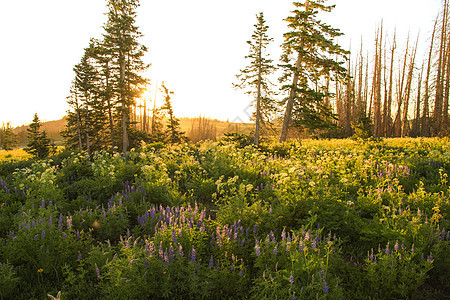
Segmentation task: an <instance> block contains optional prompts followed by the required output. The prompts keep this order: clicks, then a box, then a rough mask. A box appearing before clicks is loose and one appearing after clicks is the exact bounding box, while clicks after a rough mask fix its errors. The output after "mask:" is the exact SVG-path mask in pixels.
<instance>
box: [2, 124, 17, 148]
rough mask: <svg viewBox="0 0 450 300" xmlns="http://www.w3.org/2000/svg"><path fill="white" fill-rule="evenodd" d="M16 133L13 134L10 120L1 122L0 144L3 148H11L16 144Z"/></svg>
mask: <svg viewBox="0 0 450 300" xmlns="http://www.w3.org/2000/svg"><path fill="white" fill-rule="evenodd" d="M17 142H18V141H17V134H15V133H14V132H13V130H12V127H11V122H8V123H6V125H5V124H3V126H2V128H0V146H1V148H2V149H3V150H12V149H13V148H14V147H15V146H17Z"/></svg>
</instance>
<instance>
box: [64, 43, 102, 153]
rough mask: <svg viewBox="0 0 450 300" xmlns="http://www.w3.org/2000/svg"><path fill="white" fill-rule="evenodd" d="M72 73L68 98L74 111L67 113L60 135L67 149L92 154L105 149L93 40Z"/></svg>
mask: <svg viewBox="0 0 450 300" xmlns="http://www.w3.org/2000/svg"><path fill="white" fill-rule="evenodd" d="M73 70H74V72H75V79H74V81H73V83H72V88H71V91H70V96H69V97H68V104H69V105H70V106H71V107H72V109H73V111H69V112H68V119H67V125H66V130H65V131H64V132H63V133H62V135H63V136H64V137H65V138H66V145H67V146H68V147H69V148H79V149H80V150H86V151H87V152H88V153H91V151H95V150H100V149H103V148H105V147H106V141H105V140H106V136H105V130H106V127H107V124H106V122H107V115H106V107H105V103H104V98H103V97H102V95H101V93H100V83H99V82H100V73H99V71H98V68H97V65H96V57H95V41H94V40H91V44H90V45H89V47H88V48H86V49H85V53H84V55H83V57H82V58H81V61H80V63H78V64H77V65H75V67H74V69H73Z"/></svg>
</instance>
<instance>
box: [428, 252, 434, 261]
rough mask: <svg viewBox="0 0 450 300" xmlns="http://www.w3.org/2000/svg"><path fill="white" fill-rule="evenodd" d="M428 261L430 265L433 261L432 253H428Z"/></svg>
mask: <svg viewBox="0 0 450 300" xmlns="http://www.w3.org/2000/svg"><path fill="white" fill-rule="evenodd" d="M428 261H429V262H430V263H432V262H433V261H434V257H433V253H431V252H430V255H429V256H428Z"/></svg>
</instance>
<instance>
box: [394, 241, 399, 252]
mask: <svg viewBox="0 0 450 300" xmlns="http://www.w3.org/2000/svg"><path fill="white" fill-rule="evenodd" d="M394 249H395V251H398V249H399V246H398V240H397V241H396V242H395V245H394Z"/></svg>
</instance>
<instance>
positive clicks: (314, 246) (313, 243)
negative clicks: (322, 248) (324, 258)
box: [311, 240, 317, 250]
mask: <svg viewBox="0 0 450 300" xmlns="http://www.w3.org/2000/svg"><path fill="white" fill-rule="evenodd" d="M311 248H312V249H313V250H316V249H317V242H316V240H313V242H312V246H311Z"/></svg>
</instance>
